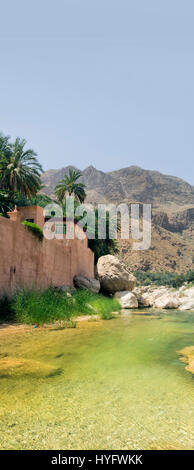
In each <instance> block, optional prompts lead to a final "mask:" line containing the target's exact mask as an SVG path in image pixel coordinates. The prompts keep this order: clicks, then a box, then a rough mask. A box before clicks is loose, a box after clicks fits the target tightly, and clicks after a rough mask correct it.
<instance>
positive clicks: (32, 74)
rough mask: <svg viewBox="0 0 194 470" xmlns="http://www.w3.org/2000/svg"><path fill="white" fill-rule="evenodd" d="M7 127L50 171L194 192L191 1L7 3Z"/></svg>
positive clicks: (0, 95)
mask: <svg viewBox="0 0 194 470" xmlns="http://www.w3.org/2000/svg"><path fill="white" fill-rule="evenodd" d="M0 16H1V28H0V69H1V70H0V130H1V131H2V132H3V133H4V134H5V135H10V136H11V138H12V139H14V138H15V137H17V136H20V137H23V138H25V139H26V140H27V144H28V147H32V148H33V149H34V150H35V151H36V152H37V154H38V158H39V160H40V162H41V163H42V165H43V168H44V169H45V170H46V169H51V168H61V167H64V166H67V165H75V166H77V167H78V168H80V169H84V168H86V167H87V166H89V165H93V166H95V167H96V168H98V169H99V170H102V171H112V170H116V169H119V168H124V167H127V166H130V165H138V166H141V167H142V168H145V169H150V170H158V171H161V172H162V173H165V174H171V175H175V176H179V177H181V178H183V179H185V180H186V181H188V182H189V183H190V184H193V185H194V28H193V24H194V2H193V0H183V1H180V0H160V1H156V0H146V1H145V0H133V1H132V0H55V1H53V0H52V1H51V0H38V1H37V0H33V1H32V0H31V1H26V0H17V1H16V0H6V1H5V0H4V1H1V8H0Z"/></svg>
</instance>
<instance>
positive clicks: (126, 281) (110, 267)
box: [97, 255, 136, 294]
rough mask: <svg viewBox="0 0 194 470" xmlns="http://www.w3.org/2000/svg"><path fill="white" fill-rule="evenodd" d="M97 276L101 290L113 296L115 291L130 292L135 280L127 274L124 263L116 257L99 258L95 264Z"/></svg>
mask: <svg viewBox="0 0 194 470" xmlns="http://www.w3.org/2000/svg"><path fill="white" fill-rule="evenodd" d="M97 274H98V279H99V281H100V285H101V289H102V290H104V291H106V292H108V293H110V294H114V293H115V292H117V291H123V290H125V291H132V290H133V289H134V287H135V285H136V278H135V277H134V276H133V275H132V274H130V273H129V271H128V270H127V268H126V266H125V265H124V263H122V262H121V261H119V259H118V258H116V256H113V255H106V256H101V258H99V260H98V264H97Z"/></svg>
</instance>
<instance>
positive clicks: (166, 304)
mask: <svg viewBox="0 0 194 470" xmlns="http://www.w3.org/2000/svg"><path fill="white" fill-rule="evenodd" d="M179 305H180V299H179V298H178V295H176V294H174V295H173V294H164V295H161V296H160V297H157V298H156V300H155V301H154V307H156V308H174V309H177V308H178V307H179Z"/></svg>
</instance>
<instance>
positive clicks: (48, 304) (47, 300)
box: [0, 288, 121, 327]
mask: <svg viewBox="0 0 194 470" xmlns="http://www.w3.org/2000/svg"><path fill="white" fill-rule="evenodd" d="M120 309H121V307H120V305H119V303H118V301H117V299H114V298H112V297H106V296H104V295H102V294H93V293H91V292H89V291H87V290H82V289H78V290H76V291H75V292H72V293H71V295H70V296H69V295H68V294H67V293H66V292H63V291H59V290H57V289H54V288H50V289H47V290H40V291H34V290H20V291H18V292H17V293H16V294H15V295H14V296H13V297H12V298H8V297H2V298H0V321H1V322H2V321H9V320H10V321H13V320H15V321H16V322H19V323H26V324H31V325H33V324H35V325H43V324H44V323H54V322H56V321H59V322H62V323H63V322H66V323H65V324H66V326H72V327H73V326H75V322H74V321H73V319H74V317H76V316H78V315H93V314H99V315H100V317H101V318H103V319H107V320H108V319H110V318H112V312H114V311H119V310H120Z"/></svg>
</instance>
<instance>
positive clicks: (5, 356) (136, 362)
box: [0, 311, 194, 450]
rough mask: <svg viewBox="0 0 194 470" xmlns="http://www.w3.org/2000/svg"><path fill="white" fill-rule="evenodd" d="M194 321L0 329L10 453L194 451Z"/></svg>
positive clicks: (0, 411) (2, 443) (188, 316)
mask: <svg viewBox="0 0 194 470" xmlns="http://www.w3.org/2000/svg"><path fill="white" fill-rule="evenodd" d="M190 345H194V314H192V313H184V312H175V311H173V312H172V311H171V312H169V313H167V314H165V313H163V314H161V315H159V314H155V315H133V314H130V315H127V316H124V317H119V318H116V319H113V320H109V321H95V322H90V321H89V322H86V321H83V322H80V323H79V324H78V325H77V328H76V329H65V330H56V329H54V328H50V329H46V328H37V329H33V328H19V327H15V328H10V329H9V328H8V329H4V328H2V329H0V363H2V364H4V365H3V366H2V367H0V448H1V449H64V450H65V449H192V448H193V442H194V439H193V438H194V433H193V423H194V381H193V376H192V374H191V373H189V372H187V371H186V370H185V364H184V363H183V362H181V361H180V360H179V357H178V355H177V351H179V350H181V349H182V348H184V347H186V346H190Z"/></svg>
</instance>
